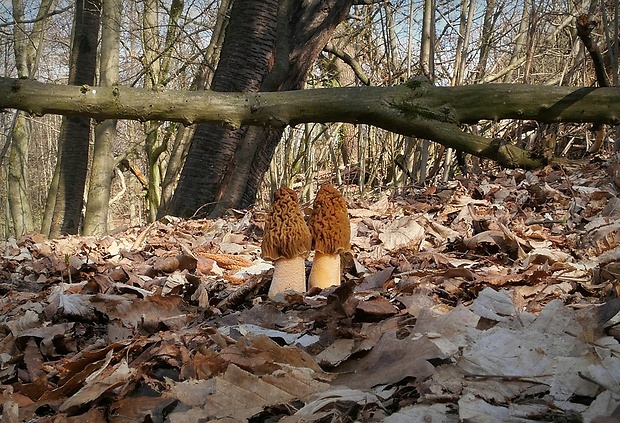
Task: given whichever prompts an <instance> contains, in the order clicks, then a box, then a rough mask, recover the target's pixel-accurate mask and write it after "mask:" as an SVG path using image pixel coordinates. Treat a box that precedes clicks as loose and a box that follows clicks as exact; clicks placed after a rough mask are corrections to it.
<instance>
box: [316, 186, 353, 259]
mask: <svg viewBox="0 0 620 423" xmlns="http://www.w3.org/2000/svg"><path fill="white" fill-rule="evenodd" d="M308 226H309V228H310V233H312V247H313V248H314V249H315V250H316V251H319V252H321V253H323V254H340V253H342V252H344V251H347V250H350V249H351V240H350V238H351V226H350V224H349V214H348V212H347V203H346V202H345V201H344V197H343V196H342V195H341V194H340V191H338V189H337V188H336V187H334V186H333V185H331V184H326V185H323V186H322V187H321V189H319V192H318V193H317V195H316V198H315V199H314V207H313V209H312V214H311V215H310V220H309V222H308Z"/></svg>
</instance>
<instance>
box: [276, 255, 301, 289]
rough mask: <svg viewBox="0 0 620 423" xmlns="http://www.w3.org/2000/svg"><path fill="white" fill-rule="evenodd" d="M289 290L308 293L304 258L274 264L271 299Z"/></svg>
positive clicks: (279, 261) (282, 259)
mask: <svg viewBox="0 0 620 423" xmlns="http://www.w3.org/2000/svg"><path fill="white" fill-rule="evenodd" d="M289 290H293V291H297V292H305V291H306V267H305V265H304V258H303V257H295V258H292V259H284V258H281V259H278V260H276V261H275V262H274V263H273V279H272V280H271V287H269V298H273V297H274V296H275V295H276V294H279V293H280V292H284V291H289Z"/></svg>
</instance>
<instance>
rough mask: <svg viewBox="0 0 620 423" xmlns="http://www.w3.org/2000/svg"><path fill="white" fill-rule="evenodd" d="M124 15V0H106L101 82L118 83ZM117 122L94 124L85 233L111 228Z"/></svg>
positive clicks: (105, 231) (99, 233)
mask: <svg viewBox="0 0 620 423" xmlns="http://www.w3.org/2000/svg"><path fill="white" fill-rule="evenodd" d="M121 18H122V1H121V0H104V1H103V11H102V16H101V24H102V25H101V28H102V30H101V56H100V57H101V59H100V65H99V68H100V85H101V86H107V87H109V86H114V85H116V84H118V78H119V77H118V74H119V47H120V25H121ZM116 122H117V121H116V119H106V120H104V121H102V122H98V123H97V125H96V126H95V146H94V149H93V161H92V169H91V172H90V182H89V184H88V200H87V202H86V213H85V215H84V230H83V233H84V235H105V234H106V233H107V232H108V215H109V209H110V191H111V188H112V187H111V185H112V177H113V176H114V168H115V164H116V162H115V159H114V153H113V146H114V142H115V141H116Z"/></svg>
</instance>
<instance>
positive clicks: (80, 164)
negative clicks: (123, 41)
mask: <svg viewBox="0 0 620 423" xmlns="http://www.w3.org/2000/svg"><path fill="white" fill-rule="evenodd" d="M100 19H101V1H100V0H77V1H76V2H75V19H74V24H73V40H72V44H71V56H70V58H69V84H70V85H87V86H91V85H94V82H95V69H96V65H97V43H98V37H99V22H100ZM90 122H91V121H90V119H89V118H87V117H80V116H75V117H66V118H64V119H63V123H62V126H61V128H60V136H59V138H58V146H59V148H58V161H57V162H56V170H55V171H54V179H53V180H52V185H51V187H50V189H49V192H48V200H47V205H46V209H45V216H44V219H43V225H42V226H43V232H44V233H49V235H50V236H58V235H60V234H65V233H70V234H76V233H77V232H78V230H79V229H80V224H81V221H82V207H83V205H84V201H83V199H84V188H85V187H86V178H87V172H88V157H89V142H90V129H91V128H90Z"/></svg>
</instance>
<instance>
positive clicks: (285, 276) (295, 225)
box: [261, 187, 312, 298]
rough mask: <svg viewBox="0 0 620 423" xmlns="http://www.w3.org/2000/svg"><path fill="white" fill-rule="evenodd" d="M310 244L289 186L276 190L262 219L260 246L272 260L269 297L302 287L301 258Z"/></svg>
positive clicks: (303, 267) (264, 254)
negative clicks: (269, 207) (262, 232)
mask: <svg viewBox="0 0 620 423" xmlns="http://www.w3.org/2000/svg"><path fill="white" fill-rule="evenodd" d="M311 244H312V238H311V235H310V231H309V230H308V226H307V225H306V222H305V221H304V216H303V214H302V212H301V210H300V209H299V200H298V198H297V194H296V193H295V191H293V190H292V189H290V188H286V187H282V188H280V189H278V190H277V191H276V192H275V194H274V197H273V203H272V204H271V210H270V211H269V214H268V215H267V218H266V220H265V231H264V235H263V243H262V245H261V250H262V252H261V256H262V257H263V258H264V259H266V260H272V261H273V262H274V263H273V266H274V270H273V279H272V280H271V287H270V288H269V297H270V298H273V297H274V296H275V295H276V294H278V293H280V292H283V291H287V290H295V291H299V292H304V291H305V290H306V268H305V265H304V261H305V260H304V259H305V257H306V256H307V255H308V253H309V252H310V247H311Z"/></svg>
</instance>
